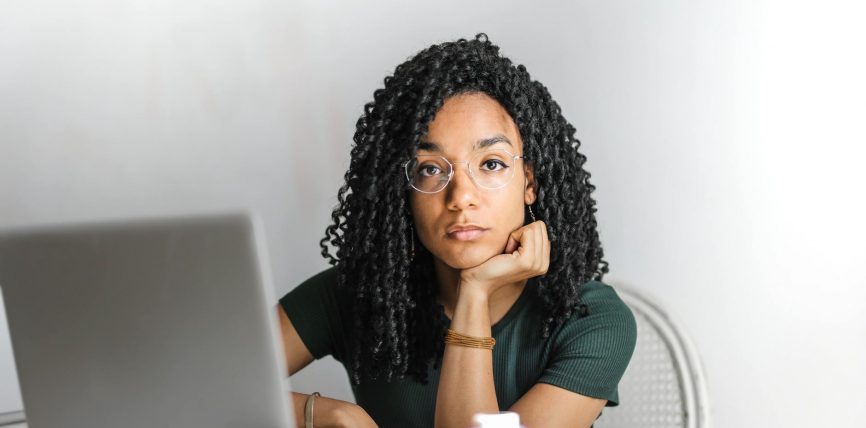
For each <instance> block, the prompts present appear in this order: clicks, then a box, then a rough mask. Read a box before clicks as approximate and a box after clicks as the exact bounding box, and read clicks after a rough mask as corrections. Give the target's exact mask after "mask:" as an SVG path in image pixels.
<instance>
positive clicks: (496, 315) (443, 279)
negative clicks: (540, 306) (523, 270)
mask: <svg viewBox="0 0 866 428" xmlns="http://www.w3.org/2000/svg"><path fill="white" fill-rule="evenodd" d="M433 266H434V268H435V272H436V279H437V282H438V286H439V296H438V297H437V301H438V302H439V303H441V304H442V306H444V307H445V315H446V316H448V318H449V319H451V318H452V317H453V314H454V307H455V306H457V298H458V297H459V295H458V292H459V290H458V288H457V287H458V285H459V283H460V269H454V268H452V267H451V266H448V265H447V264H445V263H444V262H442V261H441V260H439V259H437V258H435V257H434V258H433ZM526 281H527V280H522V281H518V282H515V283H511V284H506V285H503V286H502V287H500V288H498V289H497V290H496V291H494V292H493V294H491V295H490V298H489V300H488V306H489V308H490V325H493V324H496V323H497V322H498V321H499V320H500V319H502V317H504V316H505V314H506V313H507V312H508V310H509V309H510V308H511V306H513V305H514V302H516V301H517V299H518V298H519V297H520V294H521V293H522V292H523V289H524V287H525V286H526Z"/></svg>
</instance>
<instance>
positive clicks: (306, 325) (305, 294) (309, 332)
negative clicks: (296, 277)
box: [280, 267, 345, 360]
mask: <svg viewBox="0 0 866 428" xmlns="http://www.w3.org/2000/svg"><path fill="white" fill-rule="evenodd" d="M336 286H337V271H336V268H334V267H331V268H328V269H325V270H324V271H322V272H319V273H318V274H316V275H314V276H312V277H310V278H308V279H307V280H305V281H304V282H302V283H300V284H299V285H298V286H296V287H295V288H294V289H292V290H291V291H289V292H288V293H287V294H286V295H285V296H283V297H282V298H281V299H280V306H281V307H282V308H283V310H284V311H285V312H286V315H287V316H288V318H289V320H290V321H291V322H292V325H293V326H294V327H295V330H297V332H298V336H299V337H300V338H301V341H302V342H304V345H306V346H307V349H309V350H310V353H311V354H312V355H313V357H314V358H316V359H319V358H322V357H324V356H327V355H333V356H334V357H335V358H337V359H338V360H342V356H343V355H344V353H343V348H344V346H345V340H344V339H345V333H344V332H345V330H344V327H343V326H344V317H345V315H344V314H343V311H342V309H341V305H340V302H341V301H342V300H341V299H338V295H337V292H336V290H337V287H336Z"/></svg>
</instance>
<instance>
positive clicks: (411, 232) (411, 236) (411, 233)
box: [409, 225, 415, 260]
mask: <svg viewBox="0 0 866 428" xmlns="http://www.w3.org/2000/svg"><path fill="white" fill-rule="evenodd" d="M409 239H411V240H412V251H411V252H410V253H409V260H414V259H415V229H413V228H412V225H409Z"/></svg>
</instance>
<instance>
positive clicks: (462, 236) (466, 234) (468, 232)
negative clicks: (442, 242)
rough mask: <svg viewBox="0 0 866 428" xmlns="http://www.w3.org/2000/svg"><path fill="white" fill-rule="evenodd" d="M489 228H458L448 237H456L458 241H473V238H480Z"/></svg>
mask: <svg viewBox="0 0 866 428" xmlns="http://www.w3.org/2000/svg"><path fill="white" fill-rule="evenodd" d="M486 231H487V229H465V230H456V231H454V232H451V233H449V234H448V237H449V238H451V239H455V240H458V241H471V240H473V239H476V238H478V237H479V236H481V234H483V233H484V232H486Z"/></svg>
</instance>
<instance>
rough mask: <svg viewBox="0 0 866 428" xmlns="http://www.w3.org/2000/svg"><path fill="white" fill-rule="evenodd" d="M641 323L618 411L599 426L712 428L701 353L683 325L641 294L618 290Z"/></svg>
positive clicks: (604, 415) (610, 409)
mask: <svg viewBox="0 0 866 428" xmlns="http://www.w3.org/2000/svg"><path fill="white" fill-rule="evenodd" d="M616 290H617V294H619V296H620V297H621V298H622V300H623V301H624V302H625V303H626V304H627V305H628V306H629V308H631V310H632V312H633V313H634V316H635V321H636V322H637V345H636V346H635V351H634V355H633V356H632V359H631V362H630V363H629V366H628V368H627V369H626V371H625V374H624V375H623V378H622V380H621V381H620V383H619V400H620V404H619V406H617V407H605V408H604V410H603V411H602V414H601V416H600V417H599V419H598V420H597V421H596V422H595V424H594V425H593V428H709V426H710V422H709V406H708V398H707V392H706V382H705V379H704V374H703V369H702V368H701V364H700V360H699V358H698V354H697V352H696V350H695V348H694V345H692V343H691V342H690V341H689V340H688V338H687V337H686V335H685V334H684V333H683V331H682V329H680V328H679V326H678V324H677V323H675V322H674V321H672V320H671V318H670V317H669V316H668V315H667V314H666V313H665V312H664V311H663V310H662V309H661V308H660V307H659V306H658V305H656V304H655V303H653V302H651V301H649V300H648V299H647V298H646V297H644V296H642V295H641V294H640V293H638V292H636V291H634V290H631V289H628V288H623V287H620V286H616Z"/></svg>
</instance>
